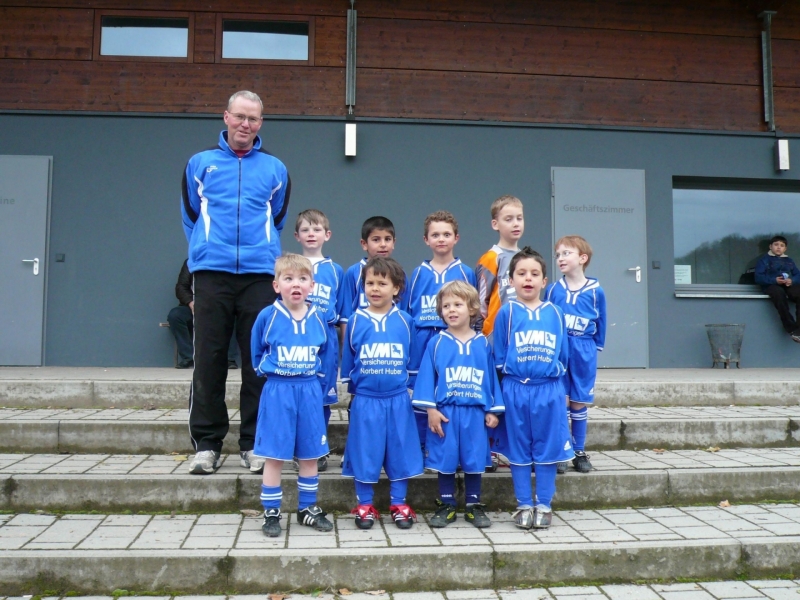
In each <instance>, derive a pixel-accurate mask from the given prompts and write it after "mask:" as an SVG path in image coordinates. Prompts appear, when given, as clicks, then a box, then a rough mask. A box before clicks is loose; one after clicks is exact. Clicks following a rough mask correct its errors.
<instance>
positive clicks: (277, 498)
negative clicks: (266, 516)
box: [261, 484, 283, 510]
mask: <svg viewBox="0 0 800 600" xmlns="http://www.w3.org/2000/svg"><path fill="white" fill-rule="evenodd" d="M282 499H283V492H282V491H281V486H279V485H278V486H275V487H270V486H268V485H264V484H262V485H261V506H263V507H264V510H269V509H270V508H277V509H278V510H280V508H281V500H282Z"/></svg>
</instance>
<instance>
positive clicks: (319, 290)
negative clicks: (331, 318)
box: [311, 283, 331, 300]
mask: <svg viewBox="0 0 800 600" xmlns="http://www.w3.org/2000/svg"><path fill="white" fill-rule="evenodd" d="M311 295H312V296H316V297H317V298H325V300H330V299H331V286H329V285H325V284H324V283H315V284H314V291H313V292H312V294H311Z"/></svg>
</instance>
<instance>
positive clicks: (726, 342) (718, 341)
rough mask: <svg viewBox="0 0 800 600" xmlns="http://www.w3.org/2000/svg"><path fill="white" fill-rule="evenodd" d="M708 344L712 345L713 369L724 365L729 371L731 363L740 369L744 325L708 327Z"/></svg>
mask: <svg viewBox="0 0 800 600" xmlns="http://www.w3.org/2000/svg"><path fill="white" fill-rule="evenodd" d="M706 333H707V334H708V342H709V344H711V360H712V361H713V362H712V363H711V368H712V369H713V368H714V367H715V366H716V365H717V363H722V364H723V365H725V368H726V369H727V368H728V367H729V366H730V364H731V363H736V367H737V368H739V354H740V352H741V351H742V340H743V339H744V324H743V323H742V324H724V325H722V324H721V325H706Z"/></svg>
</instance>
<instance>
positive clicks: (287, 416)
mask: <svg viewBox="0 0 800 600" xmlns="http://www.w3.org/2000/svg"><path fill="white" fill-rule="evenodd" d="M253 452H254V453H255V454H256V455H257V456H263V457H265V458H271V459H274V460H292V458H293V457H295V456H296V457H297V458H298V459H299V460H311V459H317V458H320V457H322V456H327V455H328V453H329V450H328V436H327V434H326V431H325V417H323V415H322V388H321V387H320V383H319V378H318V377H279V376H277V375H270V376H269V378H268V379H267V382H266V383H265V384H264V388H263V389H262V391H261V400H260V402H259V406H258V422H257V424H256V444H255V448H253Z"/></svg>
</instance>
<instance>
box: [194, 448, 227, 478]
mask: <svg viewBox="0 0 800 600" xmlns="http://www.w3.org/2000/svg"><path fill="white" fill-rule="evenodd" d="M221 466H222V459H221V458H220V454H219V452H214V451H213V450H201V451H200V452H198V453H197V454H195V455H194V458H193V459H192V460H191V461H190V462H189V473H191V474H192V475H211V473H213V472H214V471H216V470H217V469H219V468H220V467H221Z"/></svg>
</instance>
